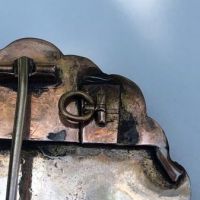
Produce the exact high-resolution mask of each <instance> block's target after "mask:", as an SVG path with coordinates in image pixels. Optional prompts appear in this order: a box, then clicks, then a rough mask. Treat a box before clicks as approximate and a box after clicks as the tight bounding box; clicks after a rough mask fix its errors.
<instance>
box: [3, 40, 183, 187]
mask: <svg viewBox="0 0 200 200" xmlns="http://www.w3.org/2000/svg"><path fill="white" fill-rule="evenodd" d="M22 56H26V57H28V58H31V59H32V60H33V61H34V63H35V65H37V66H39V68H38V69H40V71H43V69H46V66H55V67H56V68H57V69H59V73H58V74H57V76H58V78H59V79H60V80H61V82H60V83H59V84H57V85H53V86H52V85H51V86H46V87H45V88H42V89H41V88H38V89H36V90H31V89H30V90H29V93H28V106H27V121H26V124H25V126H26V127H27V128H26V131H25V132H24V138H25V140H30V141H62V142H76V143H93V144H96V143H100V144H115V145H119V146H126V147H130V146H132V147H137V148H143V147H150V148H152V149H153V150H155V154H156V156H157V159H158V160H159V162H160V163H161V165H162V168H163V169H164V170H165V172H166V174H167V176H168V177H169V178H170V179H171V181H172V182H174V183H177V182H179V181H180V180H182V179H183V178H184V177H185V176H186V172H185V170H184V169H183V168H182V167H180V166H179V165H177V164H176V163H175V162H173V161H172V160H171V158H170V156H169V147H168V142H167V139H166V136H165V134H164V131H163V130H162V128H161V127H160V125H159V124H158V123H157V122H156V121H155V120H154V119H152V118H150V117H149V116H148V115H147V110H146V103H145V99H144V97H143V94H142V92H141V90H140V88H139V87H138V86H137V85H136V84H135V83H134V82H132V81H130V80H128V79H127V78H125V77H122V76H119V75H107V74H104V73H103V72H102V71H101V70H100V69H99V68H98V67H97V66H96V65H95V64H94V63H93V62H92V61H90V60H89V59H87V58H84V57H80V56H72V55H69V56H67V55H63V54H62V52H61V51H60V50H59V49H58V48H57V47H55V46H54V45H53V44H51V43H49V42H46V41H43V40H39V39H29V38H28V39H21V40H17V41H15V42H13V43H11V44H10V45H8V46H7V47H6V48H4V49H2V50H0V67H1V66H2V70H5V71H9V70H10V68H9V66H12V65H13V63H14V62H15V60H16V59H18V58H19V57H22ZM0 74H1V70H0ZM0 79H1V77H0ZM9 80H11V79H9ZM12 86H13V87H14V84H13V85H12ZM12 86H10V87H7V86H5V85H4V84H1V83H0V113H1V115H0V139H10V138H11V136H12V127H13V122H14V112H15V103H16V91H15V90H14V89H13V87H12ZM97 88H103V92H102V94H103V95H105V96H103V98H102V97H100V99H101V100H100V102H101V101H102V102H106V104H105V105H104V103H102V105H99V106H96V108H97V107H98V108H99V110H98V109H97V110H95V112H94V114H93V113H92V117H91V119H89V118H88V119H87V120H86V121H84V122H79V121H76V123H74V121H73V118H72V119H70V120H67V119H66V118H65V117H64V116H63V114H62V112H60V111H59V100H60V98H61V96H62V95H64V94H67V93H69V92H77V91H78V92H84V93H85V94H87V95H89V96H90V97H92V98H93V100H94V102H95V105H96V104H98V100H97V98H98V95H99V92H98V91H99V89H97ZM102 94H101V95H102ZM104 97H105V99H104ZM79 100H80V99H75V101H74V102H72V103H70V104H69V105H68V106H67V108H66V109H67V111H68V112H69V113H72V114H74V115H75V116H76V115H84V113H81V112H82V111H83V107H82V106H83V105H84V102H82V101H81V102H80V101H79ZM104 100H105V101H104ZM100 104H101V103H100ZM86 108H87V106H86ZM62 109H65V108H64V106H63V107H62ZM87 109H89V108H87ZM99 113H100V114H99ZM81 118H82V117H81ZM77 122H78V123H77ZM99 122H102V124H101V123H99Z"/></svg>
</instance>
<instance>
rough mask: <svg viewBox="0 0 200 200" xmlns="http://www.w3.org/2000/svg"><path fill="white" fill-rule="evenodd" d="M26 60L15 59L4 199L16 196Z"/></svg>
mask: <svg viewBox="0 0 200 200" xmlns="http://www.w3.org/2000/svg"><path fill="white" fill-rule="evenodd" d="M28 60H29V59H28V58H26V57H22V58H19V59H18V60H17V67H18V92H17V102H16V111H15V121H14V127H13V139H12V147H11V153H10V162H9V171H8V181H7V192H6V200H16V198H17V189H18V173H19V166H20V154H21V147H22V140H23V129H24V121H25V113H26V102H27V93H28V74H29V70H28V68H29V66H28V65H29V64H28Z"/></svg>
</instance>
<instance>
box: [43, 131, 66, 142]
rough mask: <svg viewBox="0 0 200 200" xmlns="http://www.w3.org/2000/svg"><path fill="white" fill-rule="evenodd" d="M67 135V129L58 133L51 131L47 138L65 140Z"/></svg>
mask: <svg viewBox="0 0 200 200" xmlns="http://www.w3.org/2000/svg"><path fill="white" fill-rule="evenodd" d="M66 135H67V133H66V130H62V131H60V132H57V133H49V134H48V136H47V138H48V139H49V140H53V141H64V140H65V138H66Z"/></svg>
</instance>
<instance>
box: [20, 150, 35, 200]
mask: <svg viewBox="0 0 200 200" xmlns="http://www.w3.org/2000/svg"><path fill="white" fill-rule="evenodd" d="M33 158H34V154H31V153H30V152H25V151H23V153H22V165H21V172H22V176H21V180H20V183H19V195H20V199H22V200H23V199H24V200H31V199H32V192H31V184H32V168H33Z"/></svg>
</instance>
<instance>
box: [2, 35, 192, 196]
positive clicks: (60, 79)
mask: <svg viewBox="0 0 200 200" xmlns="http://www.w3.org/2000/svg"><path fill="white" fill-rule="evenodd" d="M22 58H23V59H26V60H28V61H29V62H28V63H27V65H26V66H27V68H28V71H27V72H28V73H26V74H27V76H26V77H28V76H29V79H28V82H27V83H26V84H25V86H26V87H27V88H28V91H27V105H26V106H25V105H24V108H26V112H24V113H25V115H26V120H25V121H23V115H21V114H20V112H19V111H20V109H16V116H18V115H20V117H21V118H20V117H19V116H18V117H16V118H15V119H16V120H18V121H17V122H16V121H15V122H14V116H15V105H16V102H17V104H18V103H20V99H19V98H18V100H17V99H16V96H17V94H18V96H19V95H20V91H21V90H20V86H19V89H18V90H17V79H18V78H19V80H20V75H21V74H20V75H19V74H18V76H16V75H15V74H16V70H15V66H16V65H15V63H16V60H19V59H22ZM18 67H19V66H18ZM23 92H24V94H25V93H26V89H23ZM0 111H1V115H0V127H1V129H0V139H2V141H1V145H0V148H1V149H0V166H1V173H0V199H3V198H5V195H6V194H5V191H6V188H5V181H6V177H7V171H6V169H8V157H9V154H8V149H9V146H10V145H9V143H7V142H5V141H7V140H4V139H9V140H10V139H11V138H12V136H13V138H15V133H17V132H16V131H15V129H14V131H12V127H13V124H15V126H16V123H18V124H19V125H20V127H22V129H20V130H23V138H24V142H26V145H25V146H24V147H23V153H22V156H21V168H20V173H19V177H20V179H19V187H18V196H20V198H21V199H22V200H29V199H84V200H90V199H92V200H95V199H105V200H110V199H116V200H118V199H120V200H121V199H123V200H126V199H127V200H129V199H130V200H132V199H134V200H135V199H137V200H140V199H141V200H143V199H145V200H146V199H147V200H148V199H149V200H151V199H152V200H154V199H155V200H156V199H161V200H162V199H165V200H168V199H173V200H189V199H190V183H189V179H188V176H187V174H186V172H185V170H184V168H183V167H181V166H180V165H178V164H177V163H176V162H174V161H172V160H171V158H170V156H169V148H168V143H167V139H166V137H165V134H164V132H163V130H162V128H161V127H160V126H159V124H158V123H157V122H156V121H155V120H153V119H152V118H150V117H148V116H147V112H146V104H145V100H144V97H143V95H142V92H141V90H140V89H139V87H138V86H137V85H136V84H135V83H133V82H132V81H130V80H128V79H126V78H124V77H122V76H118V75H107V74H105V73H103V72H102V71H101V70H100V69H99V68H98V67H97V66H96V65H95V64H94V63H92V62H91V61H90V60H88V59H86V58H83V57H80V56H65V55H63V54H62V53H61V52H60V50H59V49H58V48H56V47H55V46H54V45H52V44H50V43H48V42H46V41H43V40H39V39H22V40H17V41H15V42H14V43H11V44H10V45H9V46H7V47H6V48H4V49H2V50H0ZM12 132H13V134H12ZM21 133H22V131H21ZM19 135H20V134H18V136H19ZM20 141H21V140H19V142H18V143H17V142H16V140H15V139H14V140H13V146H15V147H17V150H16V151H14V152H11V158H13V159H11V164H10V166H14V165H15V166H18V164H17V163H19V162H20V158H19V155H20V151H21V143H20ZM41 141H43V142H45V145H44V143H43V146H41V143H40V142H41ZM27 142H28V144H27ZM55 142H56V144H55ZM60 142H62V143H60ZM69 142H73V143H77V145H81V146H71V145H69ZM14 144H16V145H14ZM102 145H103V146H102ZM38 149H39V150H38ZM16 152H17V153H16ZM41 152H42V154H41ZM15 155H17V156H15ZM14 161H15V162H14ZM12 171H13V170H12V169H11V168H10V171H9V173H10V174H12V173H11V172H12ZM15 172H16V173H13V174H14V177H13V176H9V180H10V182H12V181H13V184H8V188H7V190H8V194H9V193H10V192H9V191H12V192H13V193H12V194H13V195H11V196H12V197H10V198H9V197H7V199H9V200H15V199H16V198H15V195H14V193H15V192H14V191H15V190H13V189H11V188H15V187H16V188H17V185H16V184H14V182H16V180H17V178H18V176H17V168H16V170H15ZM11 177H12V178H11ZM10 182H9V183H10ZM44 184H45V185H46V187H47V188H48V189H47V190H44V186H43V185H44ZM11 185H12V186H11ZM8 196H9V195H8Z"/></svg>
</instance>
